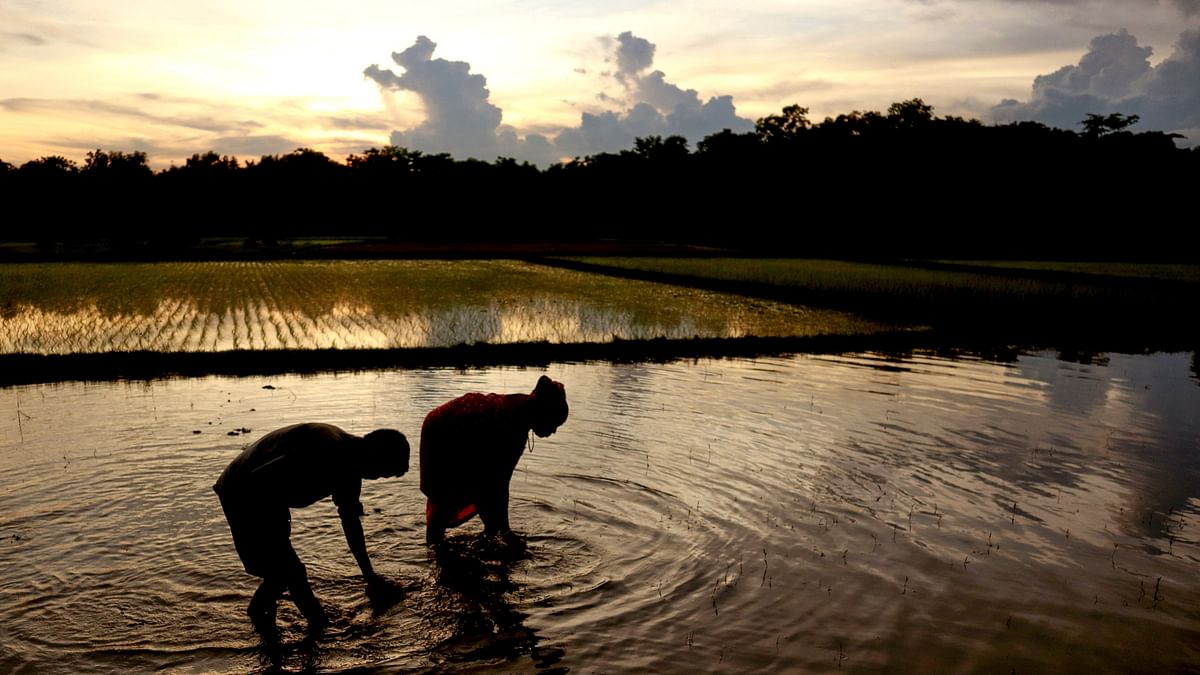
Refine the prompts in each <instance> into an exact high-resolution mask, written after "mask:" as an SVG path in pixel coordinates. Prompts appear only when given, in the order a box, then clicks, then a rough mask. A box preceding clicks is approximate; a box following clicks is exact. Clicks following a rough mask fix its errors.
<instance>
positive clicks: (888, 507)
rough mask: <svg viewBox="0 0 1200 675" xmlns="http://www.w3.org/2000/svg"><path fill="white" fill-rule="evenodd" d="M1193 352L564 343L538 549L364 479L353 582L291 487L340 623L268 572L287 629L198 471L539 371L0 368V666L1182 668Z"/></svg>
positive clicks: (334, 541) (516, 482)
mask: <svg viewBox="0 0 1200 675" xmlns="http://www.w3.org/2000/svg"><path fill="white" fill-rule="evenodd" d="M1188 358H1189V357H1188V355H1171V354H1160V355H1153V356H1122V355H1111V356H1109V357H1106V358H1105V359H1098V360H1096V361H1094V362H1093V363H1084V364H1081V363H1068V362H1063V361H1059V360H1057V359H1055V358H1053V355H1048V354H1041V355H1027V356H1022V357H1020V358H1019V359H1017V360H1016V361H1015V362H1013V363H991V362H986V361H981V360H977V359H946V358H940V357H934V356H928V355H915V356H905V357H894V356H884V355H876V354H860V355H847V356H836V357H834V356H823V357H794V358H777V359H763V360H757V361H735V360H722V361H704V360H701V361H696V362H689V363H673V364H665V365H664V364H587V365H559V366H554V367H552V368H551V369H550V372H549V373H548V374H549V375H550V376H551V377H554V378H555V379H559V380H561V381H563V382H565V383H566V384H567V388H568V390H569V394H570V397H571V407H572V416H571V418H570V419H569V420H568V422H567V424H566V425H564V426H563V427H562V429H561V430H560V431H559V433H558V434H556V435H554V436H553V437H551V438H549V439H541V440H539V441H538V442H537V444H536V445H534V446H532V448H531V449H530V450H529V451H527V453H526V455H525V457H524V458H523V460H522V462H521V464H520V465H519V466H518V468H517V471H516V473H515V475H514V477H513V483H512V490H511V493H512V521H513V524H514V527H515V528H516V529H517V530H518V531H520V532H523V533H524V534H525V535H526V538H527V549H526V550H525V551H524V552H514V551H511V550H505V549H502V548H497V547H496V546H494V545H492V544H490V543H489V542H487V541H485V540H483V539H482V537H481V536H480V526H479V525H478V523H477V522H473V523H470V524H468V525H467V526H465V527H464V528H460V530H456V531H454V533H453V536H452V537H451V539H450V546H449V547H448V552H447V553H446V555H444V556H442V557H441V558H440V559H439V558H434V557H432V556H431V555H430V554H429V553H428V552H427V551H426V549H425V547H424V545H423V543H422V539H423V527H424V523H423V500H422V497H421V495H420V494H419V492H418V491H417V487H416V482H417V481H416V475H415V472H414V473H413V474H412V475H409V476H405V477H403V478H401V479H394V480H383V481H370V482H367V483H366V484H365V485H364V490H363V502H364V504H365V506H366V508H367V512H368V515H367V517H366V518H365V520H364V526H365V529H366V531H367V540H368V547H369V548H370V550H371V552H372V558H373V560H374V561H375V564H376V568H377V569H378V570H380V571H382V572H383V573H385V574H386V575H387V576H389V577H391V578H393V579H394V580H396V581H397V582H398V583H400V584H401V585H402V586H403V587H404V589H405V591H406V594H405V596H404V598H403V600H401V601H400V602H398V603H396V604H392V605H373V604H372V603H371V602H370V601H369V600H368V598H367V597H366V596H365V594H364V592H363V588H362V584H361V582H360V581H359V579H358V577H357V568H356V566H355V565H354V563H353V560H352V558H351V556H350V555H349V552H348V551H347V549H346V545H345V542H344V539H343V536H342V533H341V531H340V527H339V525H338V522H337V517H336V512H335V510H334V508H333V506H332V504H329V503H322V504H318V505H315V506H313V507H311V508H309V509H303V510H298V511H295V512H294V513H293V519H294V527H293V542H294V544H295V546H296V548H297V551H298V552H299V553H300V556H301V558H302V559H303V560H304V561H305V562H306V564H307V565H308V567H309V573H310V576H311V578H312V581H313V585H314V589H315V591H316V593H317V594H318V596H320V597H321V598H322V599H323V600H324V601H325V603H326V605H327V607H329V608H330V609H331V610H333V611H334V613H335V614H336V620H335V622H334V625H333V626H332V627H331V629H330V630H329V631H328V632H327V633H326V634H324V635H323V636H320V637H316V638H312V637H308V636H306V635H305V633H304V622H303V620H302V619H301V617H300V616H299V615H298V613H296V611H295V610H294V608H293V607H292V606H291V605H290V604H286V603H281V609H280V626H281V640H280V642H279V643H278V644H264V643H263V641H262V639H261V638H260V637H259V636H258V635H257V634H256V633H255V632H254V631H253V630H252V628H251V627H250V624H249V621H248V620H247V619H246V618H245V614H244V608H245V606H246V603H247V602H248V601H249V598H250V594H251V593H252V592H253V590H254V588H255V585H256V584H255V580H254V579H253V578H251V577H249V576H247V575H246V574H244V573H243V571H242V569H241V565H240V563H239V561H238V559H237V556H236V554H235V553H234V551H233V547H232V545H231V542H230V540H229V535H228V531H227V529H226V527H225V523H224V519H223V517H222V514H221V511H220V508H219V505H218V503H217V501H216V499H215V498H214V497H213V495H212V492H211V488H210V486H211V483H212V481H213V480H214V479H215V477H216V476H217V474H219V472H220V471H221V469H222V468H223V467H224V465H225V464H226V463H227V462H228V461H229V459H231V458H232V457H233V456H234V455H235V454H236V453H237V452H238V451H239V450H240V449H241V448H242V447H243V446H244V445H245V444H246V443H248V442H249V441H251V440H253V439H254V438H256V437H258V436H259V435H260V434H261V433H265V432H266V431H269V430H271V429H273V428H276V427H279V426H283V425H285V424H289V423H293V422H297V421H302V420H320V421H327V422H331V423H334V424H338V425H340V426H343V427H344V428H346V429H348V430H351V431H354V432H358V433H362V432H365V431H368V430H370V429H373V428H376V427H383V426H388V427H396V428H399V429H401V430H402V431H405V432H406V433H408V434H409V435H410V437H413V438H414V439H415V438H416V436H417V432H418V429H419V426H420V421H421V419H422V418H423V416H424V414H425V412H426V411H428V410H429V409H431V408H433V407H435V406H436V405H438V404H439V403H441V402H443V401H445V400H447V399H449V398H451V397H453V396H457V395H459V394H461V393H463V392H465V391H470V390H482V391H506V392H509V391H525V390H528V389H530V388H531V387H532V384H533V382H534V380H536V376H537V374H538V373H536V372H531V371H527V370H521V369H489V370H472V371H452V370H429V371H406V372H375V373H358V374H352V375H321V376H315V377H292V376H285V377H273V378H242V379H238V378H201V379H181V380H170V381H159V382H152V383H119V382H118V383H102V384H81V383H68V384H58V385H46V386H31V387H18V388H11V389H5V390H0V410H9V411H14V412H17V413H18V414H15V415H5V416H4V419H3V420H0V429H2V431H3V433H2V434H0V438H2V439H3V441H2V442H0V549H2V552H0V671H4V672H20V671H26V670H28V671H37V672H71V673H75V672H112V671H115V670H121V671H129V670H133V671H146V670H155V669H163V670H183V671H205V672H245V671H250V670H260V669H268V668H272V667H279V668H282V669H285V670H303V669H320V670H335V671H336V670H350V669H355V670H357V669H363V668H366V669H378V670H382V671H387V672H410V671H417V672H424V671H429V670H435V671H456V672H457V671H467V672H471V671H476V672H495V671H504V672H508V671H523V672H531V671H538V672H549V673H553V672H567V671H568V670H575V671H580V670H583V671H588V672H590V671H593V670H596V671H608V672H647V671H649V672H683V671H720V672H729V671H743V670H764V671H767V672H782V671H792V672H795V671H832V670H838V669H839V668H841V669H844V670H857V671H889V670H890V671H895V670H904V671H939V672H940V671H962V672H992V671H1006V672H1007V671H1011V670H1014V669H1015V670H1016V671H1018V672H1024V671H1029V670H1037V671H1064V670H1081V669H1086V670H1090V671H1096V672H1179V671H1186V670H1188V669H1189V668H1193V667H1194V664H1195V663H1197V662H1200V615H1198V614H1197V613H1196V610H1195V608H1196V607H1197V606H1200V587H1197V585H1196V583H1195V581H1194V580H1195V579H1196V578H1197V572H1198V571H1200V569H1198V567H1200V551H1198V550H1197V546H1196V535H1195V523H1196V521H1197V519H1196V515H1197V510H1198V508H1200V470H1198V469H1197V466H1196V464H1195V462H1194V452H1195V448H1196V447H1198V444H1197V440H1200V429H1198V421H1197V419H1196V417H1195V415H1194V411H1195V410H1197V409H1200V405H1198V404H1200V400H1198V399H1200V387H1197V383H1196V380H1195V378H1194V376H1193V375H1191V374H1190V373H1189V365H1188ZM265 385H270V386H271V387H272V388H264V386H265ZM246 429H249V430H250V431H249V432H244V431H243V430H246Z"/></svg>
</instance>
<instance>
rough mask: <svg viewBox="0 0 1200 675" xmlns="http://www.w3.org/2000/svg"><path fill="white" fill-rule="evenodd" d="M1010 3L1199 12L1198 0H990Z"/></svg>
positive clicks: (927, 1) (926, 1) (920, 1)
mask: <svg viewBox="0 0 1200 675" xmlns="http://www.w3.org/2000/svg"><path fill="white" fill-rule="evenodd" d="M992 1H994V2H1000V3H1003V4H1010V5H1064V6H1069V5H1075V6H1080V5H1102V4H1142V5H1170V6H1172V7H1175V8H1176V9H1178V10H1179V11H1180V12H1182V13H1183V14H1185V15H1187V16H1192V15H1194V14H1200V0H1119V1H1118V2H1114V1H1113V0H992ZM910 2H914V3H916V4H922V5H931V4H934V2H933V1H932V0H910ZM960 2H971V3H975V4H978V2H979V0H960Z"/></svg>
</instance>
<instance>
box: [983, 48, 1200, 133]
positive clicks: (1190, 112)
mask: <svg viewBox="0 0 1200 675" xmlns="http://www.w3.org/2000/svg"><path fill="white" fill-rule="evenodd" d="M1152 51H1153V50H1152V49H1151V48H1150V47H1143V46H1140V45H1138V42H1137V38H1136V37H1134V36H1133V35H1130V34H1129V33H1128V32H1127V31H1125V30H1121V31H1118V32H1116V33H1112V34H1108V35H1099V36H1097V37H1095V38H1094V39H1093V40H1092V42H1091V45H1090V46H1089V48H1088V51H1087V53H1085V54H1084V55H1083V57H1081V58H1080V59H1079V63H1078V64H1076V65H1070V66H1063V67H1062V68H1059V69H1058V70H1056V71H1054V72H1053V73H1049V74H1047V75H1039V76H1038V77H1036V78H1035V79H1034V81H1033V90H1032V93H1031V95H1030V98H1029V100H1028V101H1024V102H1022V101H1017V100H1015V99H1006V100H1004V101H1002V102H1001V103H1000V104H999V105H997V106H995V107H994V108H992V115H993V118H994V119H995V120H996V121H997V122H1011V121H1018V120H1036V121H1040V122H1044V123H1046V124H1050V125H1053V126H1057V127H1063V128H1075V127H1077V126H1078V125H1079V122H1080V121H1081V120H1082V119H1084V117H1086V116H1087V115H1088V114H1089V113H1095V114H1108V113H1114V112H1119V113H1123V114H1126V115H1132V114H1136V115H1139V116H1140V117H1141V122H1140V123H1139V125H1138V128H1139V129H1143V130H1158V131H1169V132H1178V133H1183V134H1184V135H1186V136H1188V137H1189V138H1190V139H1191V140H1192V141H1193V142H1195V141H1200V29H1194V30H1189V31H1186V32H1184V33H1183V34H1182V35H1181V36H1180V37H1179V41H1178V42H1177V43H1176V44H1175V49H1174V51H1173V53H1172V54H1171V56H1169V57H1167V58H1166V59H1164V60H1163V61H1162V62H1161V63H1159V64H1158V65H1157V66H1154V65H1151V64H1150V56H1151V54H1152Z"/></svg>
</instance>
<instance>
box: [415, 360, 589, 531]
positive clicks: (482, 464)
mask: <svg viewBox="0 0 1200 675" xmlns="http://www.w3.org/2000/svg"><path fill="white" fill-rule="evenodd" d="M566 419H567V395H566V391H565V390H564V389H563V386H562V384H561V383H558V382H555V381H554V380H551V379H550V378H548V377H546V376H545V375H543V376H542V377H541V378H539V379H538V381H537V386H536V387H535V388H534V390H533V393H532V394H477V393H473V394H466V395H464V396H460V397H458V398H456V399H454V400H452V401H448V402H446V403H444V404H442V405H440V406H438V407H437V408H435V409H434V410H433V411H431V412H430V413H429V414H428V415H427V416H426V417H425V423H424V424H423V425H422V426H421V492H423V493H425V496H426V497H427V498H428V501H427V502H426V505H425V542H426V543H427V544H437V543H440V542H441V541H442V540H443V538H444V537H445V534H446V528H449V527H455V526H457V525H461V524H462V523H464V522H466V521H467V520H469V519H470V518H471V517H472V516H474V515H475V514H476V513H478V514H479V517H480V519H481V520H482V521H483V525H484V531H485V533H487V534H489V535H500V536H502V537H504V539H505V540H506V541H508V542H510V543H519V540H516V538H515V535H513V533H512V530H511V529H510V528H509V526H508V483H509V480H510V479H511V478H512V474H513V469H515V468H516V466H517V462H518V461H519V460H520V459H521V454H522V453H523V452H524V451H525V443H526V441H527V440H528V437H529V431H530V430H531V429H532V430H533V432H534V433H535V434H537V435H538V436H540V437H543V438H544V437H546V436H549V435H550V434H552V433H554V432H555V431H556V430H557V429H558V427H559V426H560V425H562V423H563V422H565V421H566Z"/></svg>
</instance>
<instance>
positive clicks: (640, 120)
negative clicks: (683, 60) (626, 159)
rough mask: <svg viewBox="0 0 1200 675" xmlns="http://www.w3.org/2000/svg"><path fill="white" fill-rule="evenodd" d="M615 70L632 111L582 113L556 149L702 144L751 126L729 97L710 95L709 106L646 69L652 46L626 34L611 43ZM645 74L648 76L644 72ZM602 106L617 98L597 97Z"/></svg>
mask: <svg viewBox="0 0 1200 675" xmlns="http://www.w3.org/2000/svg"><path fill="white" fill-rule="evenodd" d="M610 45H612V46H611V48H612V49H613V51H614V54H613V55H612V59H613V60H615V61H616V63H617V69H616V71H615V72H614V73H613V74H612V77H613V78H614V79H615V80H616V81H617V83H618V85H619V86H621V87H622V88H623V89H624V92H625V96H624V100H625V101H627V102H632V106H631V107H629V108H628V109H626V110H625V111H623V112H614V111H607V112H603V113H599V114H589V113H584V114H583V115H582V116H581V120H580V126H579V128H578V129H569V130H564V132H563V133H561V134H560V135H559V140H558V145H559V146H561V147H562V148H563V150H566V151H567V152H568V154H571V155H587V154H595V153H600V152H614V151H618V150H624V149H627V148H629V147H631V146H632V145H633V140H634V139H635V138H639V137H643V136H650V135H658V136H671V135H679V136H683V137H684V138H686V139H687V140H688V141H689V142H690V143H693V144H694V143H696V142H698V141H700V140H703V138H704V137H705V136H708V135H709V134H713V133H717V132H720V131H721V130H722V129H730V130H732V131H738V132H741V131H749V130H751V129H753V128H754V123H753V122H752V121H750V120H748V119H745V118H742V117H738V115H737V110H736V108H735V106H734V104H733V97H731V96H713V97H710V98H709V99H708V100H707V101H703V100H701V98H700V95H699V93H698V92H697V91H696V90H695V89H684V88H682V87H679V86H678V85H675V84H673V83H671V82H669V81H667V76H666V74H665V73H664V72H663V71H661V70H650V68H651V66H652V65H653V64H654V52H655V50H656V46H655V45H654V44H653V43H652V42H650V41H649V40H646V39H644V38H640V37H637V36H636V35H634V34H633V33H632V32H630V31H625V32H624V33H621V34H620V35H618V36H617V37H616V39H615V40H613V41H611V42H610ZM646 71H649V72H646ZM598 98H599V99H600V100H602V101H617V100H621V98H620V97H616V96H612V95H610V94H607V93H606V92H601V93H600V94H599V96H598Z"/></svg>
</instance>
